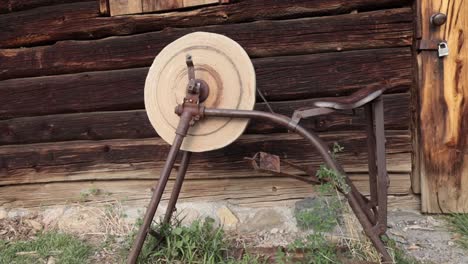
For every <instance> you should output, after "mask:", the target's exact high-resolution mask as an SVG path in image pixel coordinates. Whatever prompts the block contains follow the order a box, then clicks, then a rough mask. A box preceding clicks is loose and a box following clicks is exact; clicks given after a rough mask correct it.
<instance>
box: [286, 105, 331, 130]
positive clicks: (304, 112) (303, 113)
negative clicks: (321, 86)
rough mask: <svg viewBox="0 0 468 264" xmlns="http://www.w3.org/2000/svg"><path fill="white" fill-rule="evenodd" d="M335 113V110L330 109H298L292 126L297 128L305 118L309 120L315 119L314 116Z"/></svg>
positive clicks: (293, 117)
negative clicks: (310, 118)
mask: <svg viewBox="0 0 468 264" xmlns="http://www.w3.org/2000/svg"><path fill="white" fill-rule="evenodd" d="M333 112H335V110H334V109H330V108H307V109H298V110H296V111H294V114H293V116H292V118H291V119H292V121H291V123H292V125H294V126H297V125H298V124H299V122H300V121H301V119H303V118H308V117H313V116H320V115H326V114H330V113H333Z"/></svg>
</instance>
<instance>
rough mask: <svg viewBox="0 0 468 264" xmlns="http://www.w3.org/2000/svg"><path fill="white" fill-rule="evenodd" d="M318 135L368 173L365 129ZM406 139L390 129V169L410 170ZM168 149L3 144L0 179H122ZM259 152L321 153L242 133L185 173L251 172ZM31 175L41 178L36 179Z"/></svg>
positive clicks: (142, 143)
mask: <svg viewBox="0 0 468 264" xmlns="http://www.w3.org/2000/svg"><path fill="white" fill-rule="evenodd" d="M321 137H322V138H323V139H324V140H325V141H326V142H327V143H328V144H332V143H333V142H338V143H339V144H340V145H342V146H343V147H344V148H345V150H348V151H345V152H343V153H341V154H340V155H339V157H338V160H339V161H340V162H341V164H342V165H343V166H344V168H345V170H347V171H348V172H367V154H366V152H365V151H366V149H367V148H366V145H365V142H366V135H365V133H364V132H355V131H343V132H337V133H322V134H321ZM409 141H410V139H409V135H408V132H405V131H388V133H387V156H388V170H389V171H391V172H409V171H410V157H409V155H410V151H411V146H410V144H409V143H410V142H409ZM309 149H310V150H309ZM168 150H169V145H168V144H167V143H165V142H164V141H163V140H161V139H158V138H156V139H132V140H104V141H72V142H60V143H42V144H30V145H18V146H13V145H10V146H2V147H0V170H1V172H0V182H2V184H13V183H16V184H19V183H33V182H52V181H57V180H59V181H67V180H96V179H112V178H113V177H116V178H121V177H122V176H121V173H120V171H125V170H124V169H123V168H122V167H128V169H131V170H135V171H137V168H138V167H137V166H136V165H135V164H141V163H148V162H149V165H150V167H148V165H144V164H143V165H140V166H141V167H142V168H144V169H148V168H153V169H156V170H159V169H160V168H162V165H163V162H164V160H165V158H166V155H167V152H168ZM257 151H266V152H270V153H272V154H276V155H279V156H281V157H282V158H286V159H287V160H289V161H291V162H294V163H297V164H309V165H311V166H312V167H313V168H315V169H317V168H318V167H319V165H320V164H322V163H323V161H322V159H321V157H319V156H318V155H317V153H315V152H314V151H313V149H312V148H311V147H308V144H307V143H306V142H305V141H304V140H302V139H301V138H300V137H299V136H297V135H295V134H270V135H244V136H242V137H241V139H239V140H237V141H236V142H235V143H233V144H232V145H230V146H228V147H227V148H224V149H221V150H217V151H212V152H206V153H197V154H195V155H194V157H193V159H192V165H191V166H190V168H189V175H192V176H193V177H206V175H212V176H213V177H218V178H223V177H235V175H236V176H237V177H239V176H242V175H244V176H252V175H255V173H254V172H253V171H252V170H251V168H250V167H249V166H247V165H246V161H245V160H244V159H243V157H252V156H253V155H254V154H255V153H256V152H257ZM151 163H154V164H151ZM99 164H107V165H106V166H109V167H110V168H112V166H110V164H121V165H122V166H119V167H118V168H117V170H116V171H117V173H114V174H113V173H104V174H102V173H101V174H100V173H97V172H98V171H101V172H102V171H103V169H104V171H106V169H105V167H102V166H98V167H99V168H100V169H98V170H96V168H95V166H96V165H99ZM86 171H91V172H94V173H88V174H85V176H83V175H80V172H86ZM107 172H109V171H107ZM31 173H32V174H31ZM130 174H131V173H130ZM28 175H30V176H31V175H32V176H33V177H29V176H28ZM34 175H39V176H41V177H37V178H36V177H34ZM86 175H87V176H86ZM119 175H120V176H119ZM55 177H58V179H57V178H55ZM90 177H91V178H90ZM127 177H128V175H127ZM133 177H137V175H134V176H133Z"/></svg>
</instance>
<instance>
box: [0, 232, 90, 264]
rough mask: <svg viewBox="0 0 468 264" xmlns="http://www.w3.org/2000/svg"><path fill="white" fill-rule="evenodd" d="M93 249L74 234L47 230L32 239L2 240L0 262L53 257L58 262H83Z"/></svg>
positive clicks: (20, 262)
mask: <svg viewBox="0 0 468 264" xmlns="http://www.w3.org/2000/svg"><path fill="white" fill-rule="evenodd" d="M91 249H92V248H91V246H90V245H88V244H86V243H85V242H83V241H81V240H79V239H77V238H76V237H74V236H72V235H68V234H62V233H57V232H46V233H40V234H38V236H37V237H36V238H35V239H34V240H30V241H15V242H9V241H0V263H1V264H10V263H16V264H29V263H46V262H47V259H48V258H49V257H53V258H54V259H55V261H56V263H63V264H75V263H76V264H82V263H86V262H87V259H88V257H89V255H90V253H91Z"/></svg>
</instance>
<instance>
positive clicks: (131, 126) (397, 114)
mask: <svg viewBox="0 0 468 264" xmlns="http://www.w3.org/2000/svg"><path fill="white" fill-rule="evenodd" d="M311 101H313V99H311V100H298V101H286V102H271V103H270V106H271V107H272V108H273V110H274V111H275V112H276V113H279V114H284V115H287V116H292V114H293V112H294V110H295V109H298V108H301V107H305V106H307V105H310V102H311ZM255 109H256V110H261V111H268V109H267V107H266V105H265V104H264V103H257V105H256V106H255ZM384 109H385V127H386V129H390V130H408V129H409V123H410V117H409V111H408V110H409V94H407V93H405V94H388V95H384ZM301 125H302V126H304V127H306V128H307V129H310V130H313V131H327V130H328V131H341V130H361V131H364V130H365V117H364V112H363V110H362V109H357V110H356V111H355V112H354V113H353V112H352V111H346V112H336V113H333V114H329V115H325V116H321V117H316V118H310V119H304V120H302V121H301ZM278 132H287V131H286V129H284V128H282V127H278V126H276V125H274V124H270V123H268V122H260V121H252V122H250V124H249V126H248V127H247V132H246V133H251V134H255V133H278ZM155 136H157V135H156V132H155V131H154V128H153V127H152V126H151V124H150V122H149V120H148V118H147V115H146V112H145V110H131V111H108V112H91V113H80V114H61V115H48V116H38V117H23V118H14V119H9V120H1V121H0V144H4V145H8V144H24V143H40V142H56V141H69V140H103V139H116V138H129V139H130V138H149V137H155Z"/></svg>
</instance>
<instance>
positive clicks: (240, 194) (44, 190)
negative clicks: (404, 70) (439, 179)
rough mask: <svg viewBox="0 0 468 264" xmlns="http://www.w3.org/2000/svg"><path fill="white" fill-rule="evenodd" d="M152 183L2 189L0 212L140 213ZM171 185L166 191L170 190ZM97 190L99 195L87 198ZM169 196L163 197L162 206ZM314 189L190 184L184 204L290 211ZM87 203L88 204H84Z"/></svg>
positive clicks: (396, 206) (282, 184)
mask: <svg viewBox="0 0 468 264" xmlns="http://www.w3.org/2000/svg"><path fill="white" fill-rule="evenodd" d="M154 184H155V182H154V180H128V181H95V182H74V183H73V182H72V183H70V182H69V183H47V184H28V185H16V186H4V187H2V192H0V206H2V207H4V208H32V207H43V206H49V205H50V206H56V205H63V204H70V203H73V202H80V203H84V204H99V203H103V202H104V203H105V202H109V201H120V202H121V203H123V204H124V205H126V206H132V207H136V208H140V207H144V206H147V205H148V201H149V198H150V195H151V191H150V188H151V187H153V186H154ZM172 186H173V181H172V180H170V181H169V183H168V186H167V189H166V190H170V189H171V188H172ZM391 188H392V187H391ZM90 190H97V191H98V193H97V194H95V195H87V196H86V197H85V196H84V194H87V193H88V194H89V193H90ZM168 194H169V192H168V191H166V193H165V194H164V195H163V206H164V204H165V203H166V202H167V200H168V198H169V197H168ZM314 195H315V192H314V189H313V186H311V185H310V184H305V183H303V182H301V181H298V180H294V179H288V178H276V177H272V178H255V179H226V180H221V181H220V180H186V181H185V183H184V185H183V188H182V191H181V195H180V198H179V199H180V200H179V201H180V202H220V201H224V202H229V204H231V205H235V206H242V207H277V206H281V205H285V206H288V205H292V204H293V203H294V202H296V201H297V200H300V199H303V198H305V197H311V196H314ZM84 197H85V199H83V198H84ZM388 202H389V204H388V206H389V209H390V210H401V209H402V208H405V209H413V210H419V207H420V200H419V198H418V197H415V196H412V195H403V196H401V195H400V196H393V195H390V196H389V200H388Z"/></svg>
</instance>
